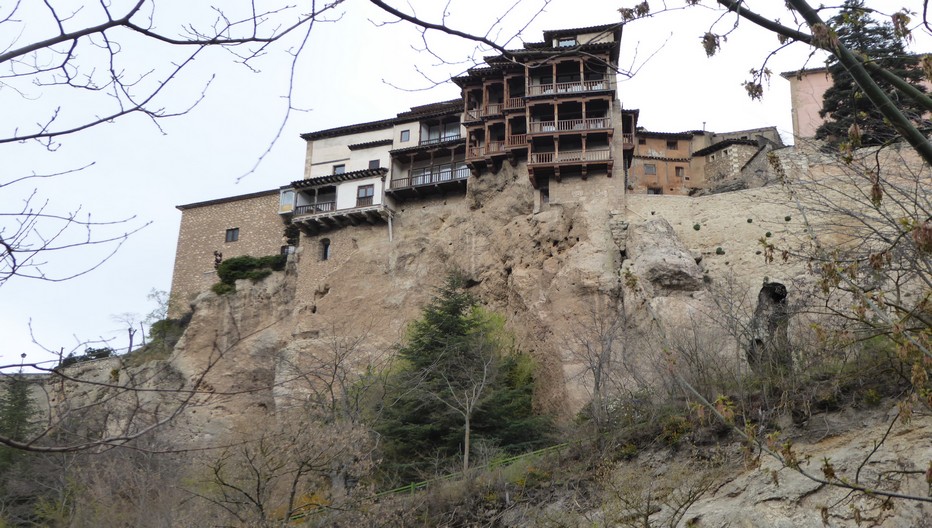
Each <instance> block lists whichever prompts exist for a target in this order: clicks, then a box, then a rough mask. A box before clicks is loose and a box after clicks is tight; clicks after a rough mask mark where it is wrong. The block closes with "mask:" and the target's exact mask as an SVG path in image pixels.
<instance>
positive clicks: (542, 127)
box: [528, 117, 612, 134]
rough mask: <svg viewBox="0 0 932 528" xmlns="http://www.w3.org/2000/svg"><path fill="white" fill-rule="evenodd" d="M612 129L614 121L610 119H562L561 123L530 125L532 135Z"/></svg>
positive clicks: (537, 122)
mask: <svg viewBox="0 0 932 528" xmlns="http://www.w3.org/2000/svg"><path fill="white" fill-rule="evenodd" d="M610 128H612V120H611V118H608V117H590V118H587V119H561V120H559V121H531V122H530V123H528V131H529V132H530V133H531V134H553V133H556V132H582V131H585V130H607V129H610Z"/></svg>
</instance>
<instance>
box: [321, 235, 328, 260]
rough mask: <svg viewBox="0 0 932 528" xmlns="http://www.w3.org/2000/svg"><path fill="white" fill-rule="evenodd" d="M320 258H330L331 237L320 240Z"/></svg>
mask: <svg viewBox="0 0 932 528" xmlns="http://www.w3.org/2000/svg"><path fill="white" fill-rule="evenodd" d="M320 260H330V239H329V238H325V239H323V240H321V241H320Z"/></svg>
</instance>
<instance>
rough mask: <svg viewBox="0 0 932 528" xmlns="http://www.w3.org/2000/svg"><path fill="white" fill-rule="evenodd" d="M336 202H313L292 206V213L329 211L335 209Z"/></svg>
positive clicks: (297, 214)
mask: <svg viewBox="0 0 932 528" xmlns="http://www.w3.org/2000/svg"><path fill="white" fill-rule="evenodd" d="M336 208H337V203H336V202H335V201H334V202H317V203H315V204H308V205H299V206H297V207H295V208H294V215H295V216H299V215H308V214H317V213H329V212H331V211H334V210H336Z"/></svg>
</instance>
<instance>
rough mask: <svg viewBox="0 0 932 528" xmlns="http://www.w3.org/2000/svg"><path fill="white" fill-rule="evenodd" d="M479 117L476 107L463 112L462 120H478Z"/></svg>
mask: <svg viewBox="0 0 932 528" xmlns="http://www.w3.org/2000/svg"><path fill="white" fill-rule="evenodd" d="M480 118H481V114H480V112H479V109H478V108H476V109H473V110H466V111H465V112H463V121H478V120H479V119H480Z"/></svg>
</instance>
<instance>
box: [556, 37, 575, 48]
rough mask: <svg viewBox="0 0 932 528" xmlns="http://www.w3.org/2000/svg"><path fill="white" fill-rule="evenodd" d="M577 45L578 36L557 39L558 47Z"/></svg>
mask: <svg viewBox="0 0 932 528" xmlns="http://www.w3.org/2000/svg"><path fill="white" fill-rule="evenodd" d="M575 45H576V37H562V38H559V39H557V47H558V48H572V47H573V46H575Z"/></svg>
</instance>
